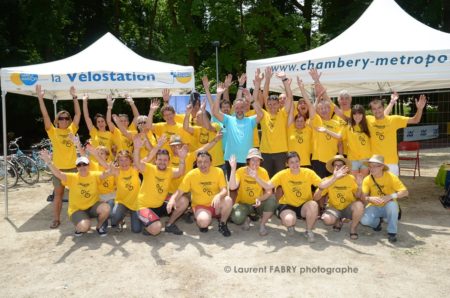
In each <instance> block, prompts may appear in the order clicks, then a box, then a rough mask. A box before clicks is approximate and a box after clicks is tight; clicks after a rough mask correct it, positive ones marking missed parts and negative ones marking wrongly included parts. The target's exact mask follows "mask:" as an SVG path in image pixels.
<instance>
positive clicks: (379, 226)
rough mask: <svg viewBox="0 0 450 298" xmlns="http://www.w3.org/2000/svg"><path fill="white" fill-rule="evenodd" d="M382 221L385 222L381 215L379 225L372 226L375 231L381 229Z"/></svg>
mask: <svg viewBox="0 0 450 298" xmlns="http://www.w3.org/2000/svg"><path fill="white" fill-rule="evenodd" d="M382 223H383V218H381V217H380V223H379V224H378V226H377V227H376V228H372V230H374V231H375V232H379V231H381V224H382Z"/></svg>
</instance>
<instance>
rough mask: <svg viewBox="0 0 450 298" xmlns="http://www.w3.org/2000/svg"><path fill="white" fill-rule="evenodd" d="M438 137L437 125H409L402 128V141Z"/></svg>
mask: <svg viewBox="0 0 450 298" xmlns="http://www.w3.org/2000/svg"><path fill="white" fill-rule="evenodd" d="M437 137H439V125H424V126H411V127H406V128H404V130H403V140H404V141H420V140H430V139H435V138H437Z"/></svg>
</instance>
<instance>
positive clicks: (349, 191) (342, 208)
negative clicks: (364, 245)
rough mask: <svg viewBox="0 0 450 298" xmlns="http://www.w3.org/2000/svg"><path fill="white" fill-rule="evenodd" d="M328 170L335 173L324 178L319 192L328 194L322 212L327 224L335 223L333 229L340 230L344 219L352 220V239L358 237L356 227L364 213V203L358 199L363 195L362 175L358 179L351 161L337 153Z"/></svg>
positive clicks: (328, 164)
mask: <svg viewBox="0 0 450 298" xmlns="http://www.w3.org/2000/svg"><path fill="white" fill-rule="evenodd" d="M326 167H327V170H328V171H329V172H331V173H333V175H332V176H329V177H327V178H325V179H323V180H322V182H321V183H320V184H319V188H318V190H317V192H318V193H319V194H320V195H321V196H322V197H323V196H326V195H328V201H327V206H326V209H325V212H324V213H323V214H322V217H321V219H322V221H323V223H324V224H325V225H327V226H331V225H333V230H334V231H336V232H339V231H340V230H341V228H342V225H343V221H342V220H343V219H344V218H345V219H349V220H351V221H352V222H351V224H350V239H352V240H356V239H358V233H357V232H356V228H357V227H358V224H359V221H360V219H361V217H362V216H363V214H364V204H363V203H362V202H361V201H360V200H358V198H359V197H360V195H361V183H362V179H361V177H360V178H359V179H358V180H356V179H355V177H354V176H353V175H350V174H348V172H349V171H350V167H351V165H350V162H349V161H348V159H346V158H345V157H344V156H342V155H336V156H334V157H333V158H332V159H330V160H329V161H328V162H327V165H326Z"/></svg>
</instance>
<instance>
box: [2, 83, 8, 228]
mask: <svg viewBox="0 0 450 298" xmlns="http://www.w3.org/2000/svg"><path fill="white" fill-rule="evenodd" d="M2 117H3V160H4V161H5V163H4V166H5V167H4V169H3V170H4V173H5V219H8V175H7V174H6V173H7V170H8V165H7V163H6V161H7V159H6V158H7V157H8V144H7V129H6V91H2Z"/></svg>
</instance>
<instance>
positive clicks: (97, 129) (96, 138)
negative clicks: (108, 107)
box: [83, 94, 112, 157]
mask: <svg viewBox="0 0 450 298" xmlns="http://www.w3.org/2000/svg"><path fill="white" fill-rule="evenodd" d="M88 100H89V96H88V95H87V94H85V95H84V96H83V114H84V115H83V116H84V122H86V126H87V128H88V130H89V136H90V137H91V141H90V144H91V145H92V146H94V147H95V148H97V147H98V146H104V147H106V148H107V149H108V151H109V154H108V155H109V156H110V157H112V155H111V152H112V151H111V147H112V134H111V132H110V131H108V130H107V123H106V117H105V115H103V114H100V113H97V114H95V116H94V123H95V125H94V123H92V120H91V117H90V116H89V109H88Z"/></svg>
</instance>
